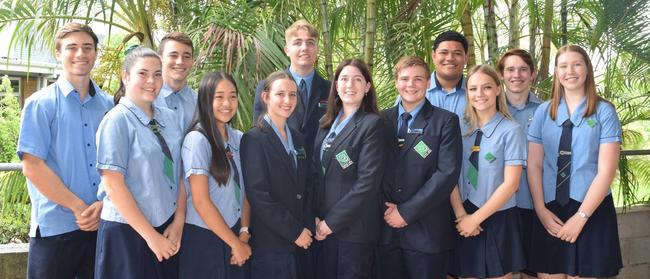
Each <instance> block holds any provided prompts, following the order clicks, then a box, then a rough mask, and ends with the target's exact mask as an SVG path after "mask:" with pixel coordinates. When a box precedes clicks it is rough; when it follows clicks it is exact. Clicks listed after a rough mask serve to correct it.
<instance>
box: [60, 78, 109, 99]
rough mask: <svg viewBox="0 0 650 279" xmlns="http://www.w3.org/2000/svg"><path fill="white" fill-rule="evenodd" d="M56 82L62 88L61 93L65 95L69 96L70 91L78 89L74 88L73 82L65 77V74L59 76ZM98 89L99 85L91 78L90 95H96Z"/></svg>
mask: <svg viewBox="0 0 650 279" xmlns="http://www.w3.org/2000/svg"><path fill="white" fill-rule="evenodd" d="M56 84H57V85H58V86H59V89H61V93H63V96H64V97H68V95H70V93H72V92H75V91H76V90H77V89H75V88H74V86H73V85H72V83H70V81H68V80H67V79H65V78H64V77H63V76H59V78H58V79H57V80H56ZM98 91H99V87H98V86H97V85H96V84H95V83H94V82H93V81H92V80H90V86H88V95H90V97H95V94H96V93H97V92H98Z"/></svg>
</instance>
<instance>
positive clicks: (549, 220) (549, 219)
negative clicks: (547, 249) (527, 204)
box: [535, 207, 564, 237]
mask: <svg viewBox="0 0 650 279" xmlns="http://www.w3.org/2000/svg"><path fill="white" fill-rule="evenodd" d="M535 212H536V213H537V217H538V218H539V221H540V222H541V223H542V226H544V228H545V229H546V231H547V232H548V233H549V234H550V235H552V236H554V237H558V232H559V231H560V229H562V226H564V222H562V220H560V218H558V217H557V216H556V215H555V214H553V212H551V211H550V210H548V209H547V208H546V207H543V208H536V209H535Z"/></svg>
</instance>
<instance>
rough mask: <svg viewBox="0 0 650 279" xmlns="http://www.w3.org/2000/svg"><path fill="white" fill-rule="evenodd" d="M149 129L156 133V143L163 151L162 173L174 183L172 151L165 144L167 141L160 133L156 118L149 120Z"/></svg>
mask: <svg viewBox="0 0 650 279" xmlns="http://www.w3.org/2000/svg"><path fill="white" fill-rule="evenodd" d="M148 126H149V130H151V131H152V132H153V134H154V135H156V139H158V143H159V144H160V148H162V152H163V157H164V159H163V160H164V161H163V173H164V174H165V176H167V178H169V180H171V181H172V182H174V183H175V180H174V160H173V159H172V152H171V151H169V146H167V142H166V141H165V138H164V137H163V136H162V135H161V134H160V125H158V121H156V119H151V121H149V125H148Z"/></svg>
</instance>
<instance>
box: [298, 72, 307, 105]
mask: <svg viewBox="0 0 650 279" xmlns="http://www.w3.org/2000/svg"><path fill="white" fill-rule="evenodd" d="M298 91H300V100H301V101H302V106H303V107H304V108H305V111H307V104H308V103H309V101H308V100H309V94H308V91H307V82H306V81H305V79H301V80H300V88H298Z"/></svg>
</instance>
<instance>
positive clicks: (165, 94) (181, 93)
mask: <svg viewBox="0 0 650 279" xmlns="http://www.w3.org/2000/svg"><path fill="white" fill-rule="evenodd" d="M190 91H192V89H190V87H189V86H188V85H187V84H186V85H185V86H183V87H182V88H181V89H180V90H178V91H176V92H174V90H173V89H172V88H171V87H169V85H168V84H167V83H166V82H163V86H162V88H160V94H162V95H163V97H165V98H167V97H169V95H171V94H174V93H177V94H178V96H179V97H181V98H182V99H185V98H189V97H190V96H189V94H186V93H188V92H190Z"/></svg>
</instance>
